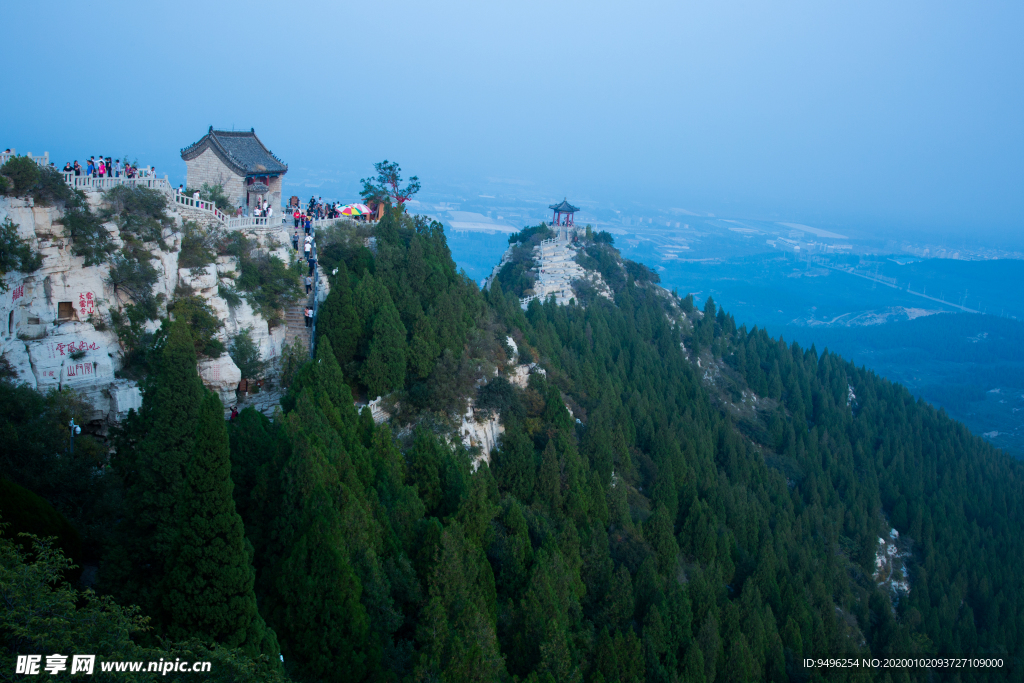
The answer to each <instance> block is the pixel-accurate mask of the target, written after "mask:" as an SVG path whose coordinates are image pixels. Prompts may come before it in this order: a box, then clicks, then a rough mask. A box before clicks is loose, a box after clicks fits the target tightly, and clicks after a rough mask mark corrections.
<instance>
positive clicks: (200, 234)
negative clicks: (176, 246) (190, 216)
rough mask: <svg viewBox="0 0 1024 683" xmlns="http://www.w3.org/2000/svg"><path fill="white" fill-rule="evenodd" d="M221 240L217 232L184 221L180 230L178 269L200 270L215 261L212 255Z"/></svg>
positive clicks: (192, 222)
mask: <svg viewBox="0 0 1024 683" xmlns="http://www.w3.org/2000/svg"><path fill="white" fill-rule="evenodd" d="M222 239H223V236H222V235H221V233H220V231H219V230H215V229H214V230H204V229H203V226H201V225H199V224H198V223H196V222H194V221H185V223H184V224H183V225H182V228H181V251H180V252H179V254H178V267H180V268H202V267H203V266H207V265H209V264H211V263H214V262H215V261H216V260H217V257H216V254H215V253H214V251H215V248H216V246H217V243H218V242H220V241H221V240H222Z"/></svg>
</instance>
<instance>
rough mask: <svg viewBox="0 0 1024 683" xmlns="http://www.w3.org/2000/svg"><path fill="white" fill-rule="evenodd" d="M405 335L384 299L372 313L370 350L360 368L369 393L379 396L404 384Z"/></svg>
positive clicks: (397, 317)
mask: <svg viewBox="0 0 1024 683" xmlns="http://www.w3.org/2000/svg"><path fill="white" fill-rule="evenodd" d="M405 335H406V330H405V325H403V324H402V320H401V318H400V317H399V315H398V310H397V309H396V308H395V305H394V304H393V303H391V302H390V301H386V302H385V303H384V306H383V307H382V308H381V309H380V311H379V312H378V313H377V315H376V316H375V317H374V320H373V337H372V339H371V340H370V353H369V355H368V356H367V358H366V363H365V364H364V365H363V369H362V380H363V383H364V384H366V387H367V389H369V392H370V396H383V395H385V394H389V393H391V392H392V391H394V390H396V389H401V388H402V387H403V386H404V385H405V363H406V359H405V357H406V342H405Z"/></svg>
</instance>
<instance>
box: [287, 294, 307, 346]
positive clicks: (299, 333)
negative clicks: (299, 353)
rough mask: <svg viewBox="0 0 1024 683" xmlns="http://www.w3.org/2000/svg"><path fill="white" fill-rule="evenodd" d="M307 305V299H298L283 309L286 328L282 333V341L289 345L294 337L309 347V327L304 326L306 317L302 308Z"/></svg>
mask: <svg viewBox="0 0 1024 683" xmlns="http://www.w3.org/2000/svg"><path fill="white" fill-rule="evenodd" d="M308 305H309V300H308V299H305V298H303V299H300V300H299V301H298V303H296V304H295V305H294V306H292V307H291V308H289V309H288V310H287V311H285V315H284V318H285V322H286V323H287V328H286V330H285V333H284V343H285V344H287V345H291V343H292V342H293V341H294V340H295V338H296V337H298V338H299V339H301V340H302V343H303V344H304V346H305V348H306V349H309V328H308V327H306V317H305V315H303V310H304V309H305V308H306V306H308Z"/></svg>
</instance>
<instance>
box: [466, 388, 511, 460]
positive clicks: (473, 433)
mask: <svg viewBox="0 0 1024 683" xmlns="http://www.w3.org/2000/svg"><path fill="white" fill-rule="evenodd" d="M504 433H505V427H504V426H503V425H502V424H501V419H500V417H499V415H498V413H497V412H493V411H492V412H490V413H489V414H487V415H484V416H477V415H476V411H474V410H473V400H472V399H470V400H469V402H468V407H467V408H466V414H465V415H463V416H462V424H460V425H459V436H460V437H461V438H462V444H463V445H464V446H465V447H466V448H473V447H479V448H480V454H479V455H478V456H476V457H475V458H474V459H473V464H472V467H473V471H476V469H477V468H478V467H479V466H480V463H481V462H487V463H490V462H491V453H493V452H494V450H495V449H496V448H497V447H498V439H499V438H500V437H501V435H502V434H504Z"/></svg>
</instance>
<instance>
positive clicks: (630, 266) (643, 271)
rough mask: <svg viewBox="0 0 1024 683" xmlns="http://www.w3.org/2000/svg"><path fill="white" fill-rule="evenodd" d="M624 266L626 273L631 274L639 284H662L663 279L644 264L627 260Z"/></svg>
mask: <svg viewBox="0 0 1024 683" xmlns="http://www.w3.org/2000/svg"><path fill="white" fill-rule="evenodd" d="M623 265H624V266H626V272H627V273H629V275H630V277H632V278H633V280H634V281H636V282H638V283H640V282H653V283H655V284H657V283H659V282H661V277H660V276H659V275H658V274H657V273H655V272H654V271H653V270H651V269H650V268H648V267H647V266H645V265H644V264H642V263H637V262H636V261H630V260H628V259H627V260H624V261H623Z"/></svg>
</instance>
